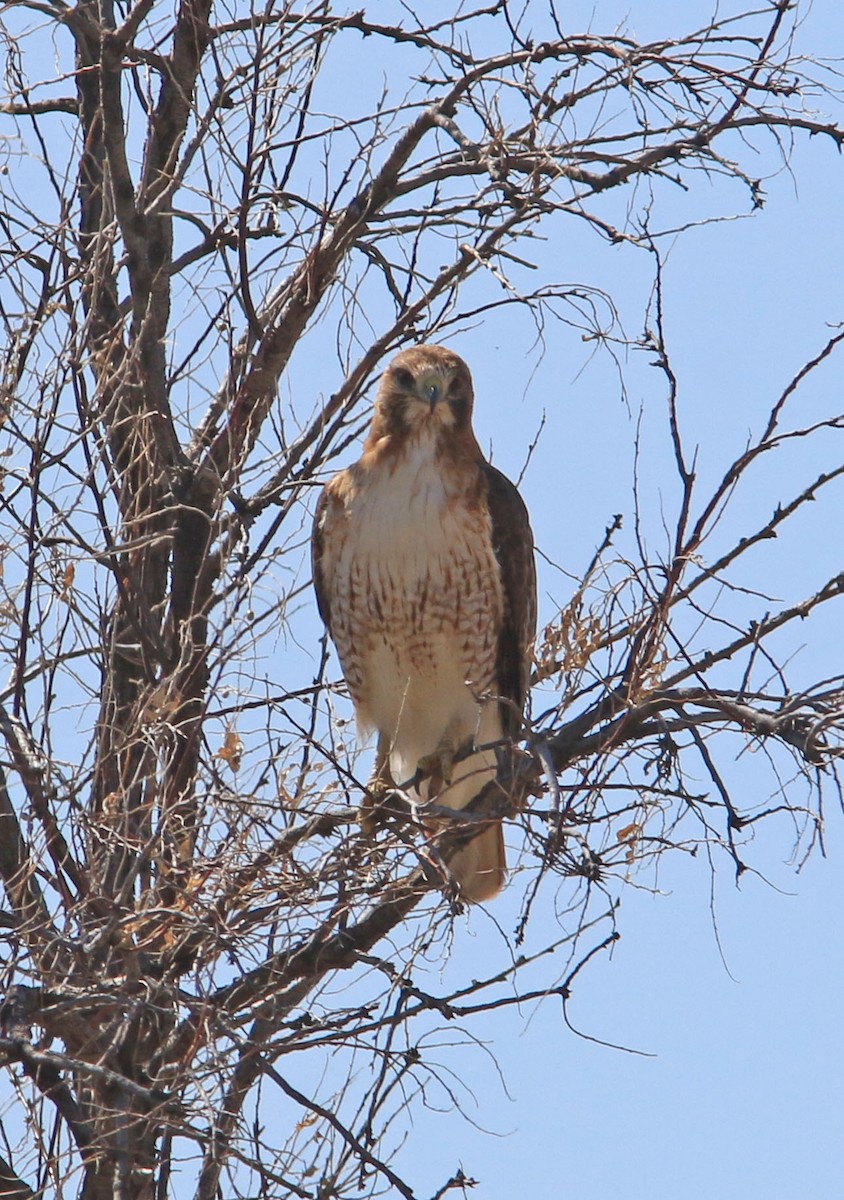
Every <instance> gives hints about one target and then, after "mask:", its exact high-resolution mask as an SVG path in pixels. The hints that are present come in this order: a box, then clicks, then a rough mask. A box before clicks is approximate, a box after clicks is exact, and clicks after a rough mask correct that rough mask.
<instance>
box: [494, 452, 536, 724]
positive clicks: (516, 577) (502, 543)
mask: <svg viewBox="0 0 844 1200" xmlns="http://www.w3.org/2000/svg"><path fill="white" fill-rule="evenodd" d="M482 470H483V474H484V476H485V478H486V487H487V506H488V508H489V515H490V519H491V522H492V548H493V551H494V552H495V557H496V558H497V559H498V565H499V570H500V571H501V585H502V589H503V591H504V618H503V621H502V626H501V633H500V636H499V639H498V661H497V669H496V674H497V678H498V690H499V694H500V695H501V696H503V697H504V698H505V700H509V701H511V703H512V707H511V704H502V705H501V728H502V731H503V733H504V734H505V736H506V737H515V736H517V735H518V733H519V714H520V713H521V712H522V710H523V709H524V705H525V699H526V698H527V691H528V684H529V682H530V668H531V651H532V648H533V642H534V638H535V636H536V565H535V563H534V557H533V534H532V532H531V528H530V521H529V519H528V514H527V509H526V508H525V505H524V501H523V500H522V498H521V496H520V495H519V493H518V492H517V491H516V488H515V487H514V485H513V484H512V483H511V482H510V480H509V479H508V478H507V477H506V475H502V474H501V472H500V471H499V470H497V469H496V468H495V467H493V466H492V465H491V464H490V463H484V464H483V466H482Z"/></svg>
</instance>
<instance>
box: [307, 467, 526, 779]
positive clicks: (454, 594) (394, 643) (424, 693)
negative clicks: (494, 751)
mask: <svg viewBox="0 0 844 1200" xmlns="http://www.w3.org/2000/svg"><path fill="white" fill-rule="evenodd" d="M353 480H354V483H353V486H352V487H351V488H350V489H349V492H348V494H347V497H346V501H345V505H344V513H343V516H342V518H341V519H340V521H339V522H338V525H340V526H342V529H341V528H337V530H336V534H335V535H334V536H335V537H336V540H335V541H334V546H333V553H332V558H333V560H334V561H333V563H332V569H331V597H330V602H331V612H332V634H333V637H334V641H335V644H336V646H337V650H338V653H339V655H340V660H341V663H342V666H343V672H344V674H345V676H346V679H347V681H348V684H349V688H350V690H351V693H352V698H353V700H354V702H355V707H356V710H357V714H358V718H359V720H360V722H361V724H362V725H364V726H365V727H370V728H373V727H374V728H376V729H377V730H378V731H379V732H380V733H382V734H385V735H386V736H387V737H389V739H390V741H391V744H392V745H393V746H394V749H395V756H396V759H397V762H396V763H395V764H394V767H395V768H398V769H399V772H400V773H401V771H402V770H403V769H407V768H412V769H415V764H416V762H417V761H418V759H419V758H421V757H422V756H423V755H425V754H430V753H432V752H433V751H434V750H435V749H436V747H437V745H438V744H439V740H440V738H441V737H442V735H443V732H444V731H445V730H446V729H447V728H448V729H452V730H455V731H457V732H459V734H460V736H461V737H462V738H466V737H472V736H474V737H476V739H477V740H479V741H480V740H490V739H491V740H495V738H496V737H498V736H500V732H499V731H498V724H499V723H498V719H497V716H494V715H493V714H496V713H497V705H496V704H494V703H492V704H487V705H482V704H480V703H479V697H481V696H482V695H484V694H495V693H496V692H497V688H496V678H495V675H496V661H497V652H498V637H499V633H500V629H501V622H502V613H503V597H502V586H501V577H500V571H499V566H498V562H497V560H496V557H495V554H494V552H493V548H492V539H491V526H490V518H489V513H488V511H487V508H486V505H485V503H483V502H482V500H481V499H479V498H478V497H479V495H482V493H479V491H478V487H477V482H478V481H477V478H476V477H472V476H471V475H469V474H467V472H466V471H465V470H464V471H463V472H461V474H459V475H458V474H456V472H455V473H454V475H452V474H449V472H448V471H446V470H441V469H440V460H439V459H438V458H437V457H436V456H435V455H434V453H433V449H432V448H428V447H424V446H423V447H420V448H417V449H416V450H412V449H411V450H409V451H408V452H407V453H406V454H405V455H404V456H403V457H402V458H400V459H399V461H398V462H396V461H395V460H391V461H390V462H389V463H377V464H374V465H372V466H369V467H368V468H367V469H365V470H363V469H362V470H360V471H358V472H357V473H356V474H355V475H354V476H353ZM482 714H485V715H484V716H483V720H482ZM481 723H483V725H484V726H485V728H484V729H481V728H480V725H481ZM479 734H480V735H481V736H479ZM412 769H410V773H411V774H412Z"/></svg>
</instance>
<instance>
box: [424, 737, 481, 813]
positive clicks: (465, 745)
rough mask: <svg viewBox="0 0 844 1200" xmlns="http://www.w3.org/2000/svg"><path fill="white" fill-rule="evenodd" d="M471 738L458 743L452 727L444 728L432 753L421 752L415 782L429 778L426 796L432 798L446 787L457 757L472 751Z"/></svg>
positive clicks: (452, 773)
mask: <svg viewBox="0 0 844 1200" xmlns="http://www.w3.org/2000/svg"><path fill="white" fill-rule="evenodd" d="M473 744H474V743H473V741H472V738H466V739H465V740H464V741H463V742H461V743H458V740H457V735H456V733H455V731H454V730H453V729H446V731H445V733H444V734H443V736H442V737H441V738H440V744H439V745H438V746H437V748H436V750H434V752H433V753H432V754H423V756H422V757H421V758H420V759H419V762H418V763H417V764H416V780H417V783H418V782H421V781H422V780H423V779H428V780H430V784H429V787H428V796H429V798H430V799H431V800H433V799H434V798H435V797H436V796H438V795H439V794H440V792H442V791H443V789H444V788H446V787H448V785H449V784H450V783H451V781H452V779H453V778H454V764H455V761H456V760H457V759H459V758H463V757H465V755H467V754H470V753H471V752H472V747H473Z"/></svg>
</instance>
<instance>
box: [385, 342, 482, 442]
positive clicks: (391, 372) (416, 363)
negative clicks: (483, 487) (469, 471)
mask: <svg viewBox="0 0 844 1200" xmlns="http://www.w3.org/2000/svg"><path fill="white" fill-rule="evenodd" d="M473 398H474V395H473V392H472V376H471V375H470V374H469V368H468V367H467V366H466V364H465V363H464V361H463V359H462V358H460V357H459V355H457V354H454V353H453V351H451V350H446V349H445V348H444V347H443V346H412V347H411V348H410V349H409V350H402V352H401V354H397V355H396V357H395V358H394V359H393V361H392V362H391V363H390V365H389V366H388V367H387V369H386V371H385V372H384V374H383V375H382V376H381V383H380V384H379V387H378V396H377V398H376V401H375V412H374V414H373V418H372V433H371V435H370V436H371V439H372V440H376V441H378V440H380V439H381V438H384V437H388V438H390V439H391V440H392V439H401V438H405V437H408V436H412V435H414V434H421V435H424V433H425V432H426V431H429V432H430V433H432V434H440V433H442V434H445V436H446V438H448V440H451V438H452V437H454V438H457V439H459V438H460V436H461V435H463V436H465V435H466V434H468V435H469V436H470V437H472V440H474V436H473V435H472V432H471V430H472V401H473Z"/></svg>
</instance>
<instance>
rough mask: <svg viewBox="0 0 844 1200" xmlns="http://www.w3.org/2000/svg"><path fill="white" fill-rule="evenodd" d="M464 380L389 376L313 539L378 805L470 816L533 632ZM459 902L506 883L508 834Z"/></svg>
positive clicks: (433, 367) (521, 541) (527, 531)
mask: <svg viewBox="0 0 844 1200" xmlns="http://www.w3.org/2000/svg"><path fill="white" fill-rule="evenodd" d="M473 399H474V395H473V389H472V377H471V375H470V373H469V369H468V367H467V366H466V364H465V363H464V362H463V360H462V359H461V358H459V357H458V355H456V354H454V353H452V352H451V351H450V350H446V349H445V348H443V347H442V346H430V345H419V346H414V347H412V348H411V349H409V350H404V351H402V353H400V354H399V355H397V357H396V358H395V359H393V361H392V362H391V363H390V365H389V366H388V367H387V369H386V370H385V371H384V373H383V375H382V377H381V381H380V385H379V388H378V394H377V398H376V402H375V410H374V413H373V417H372V424H371V426H370V429H369V434H368V436H367V438H366V442H365V443H364V447H363V455H362V457H361V458H360V460H359V461H358V462H356V463H355V464H354V465H353V466H351V467H348V468H347V469H346V470H345V471H341V472H340V473H339V474H338V475H335V476H334V478H333V479H331V481H330V482H329V483H328V484H327V486H326V487H325V489H324V490H323V492H322V495H321V497H320V500H319V504H318V507H317V512H316V517H315V522H314V531H313V540H312V553H313V573H314V585H315V588H316V594H317V603H318V606H319V611H320V614H321V616H322V618H323V620H324V622H325V624H326V627H327V628H328V632H329V633H330V635H331V638H332V640H333V641H334V644H335V646H336V648H337V653H338V655H339V658H340V664H341V666H342V669H343V674H344V676H345V678H346V682H347V683H348V686H349V691H350V693H351V697H352V700H353V702H354V706H355V712H356V715H357V718H358V724H359V726H360V728H361V730H362V731H370V730H373V729H374V730H376V731H377V735H378V742H377V751H376V760H375V770H374V773H373V776H372V779H371V780H370V784H369V789H370V792H372V793H373V794H375V795H376V796H377V795H379V794H385V793H386V792H387V791H389V790H390V789H391V788H393V787H395V786H399V787H401V788H403V789H405V790H406V791H407V792H409V794H410V795H412V796H414V798H416V799H418V800H419V801H427V800H435V801H436V803H437V804H439V805H446V806H448V807H449V808H453V809H462V808H465V807H466V805H467V804H469V802H470V801H471V800H472V799H474V797H475V796H477V795H478V793H479V792H480V791H481V789H482V788H483V787H484V785H485V784H486V783H488V782H489V781H490V780H491V779H494V778H495V776H496V770H497V759H496V744H497V743H501V742H502V740H503V739H507V738H513V737H516V736H518V733H519V728H520V724H521V715H522V710H523V708H524V704H525V698H526V695H527V688H528V680H529V674H530V661H531V648H532V645H533V640H534V634H535V626H536V574H535V566H534V555H533V536H532V533H531V528H530V522H529V520H528V514H527V510H526V509H525V506H524V503H523V502H522V499H521V497H520V496H519V493H518V492H517V491H516V488H515V487H514V486H513V484H512V483H511V482H510V481H509V480H508V479H507V478H506V477H505V476H504V475H502V474H501V472H500V471H498V470H496V468H495V467H493V466H492V465H491V464H490V463H488V462H487V461H486V459H485V458H484V456H483V453H482V452H481V448H480V446H479V445H478V442H477V440H476V438H475V434H474V432H473V430H472V403H473ZM450 866H451V870H452V872H453V874H454V876H455V878H456V879H457V881H458V883H459V884H460V889H461V894H462V895H463V896H464V897H465V898H466V899H468V900H470V901H472V902H479V901H483V900H487V899H489V898H490V897H492V896H494V895H495V894H496V892H498V891H499V890H500V888H501V887H503V885H504V881H505V876H506V862H505V857H504V837H503V832H502V828H501V822H500V820H493V821H491V822H490V823H488V824H486V825H485V826H484V828H483V831H482V832H481V833H480V834H479V835H478V836H476V837H474V838H472V840H471V841H469V842H468V843H467V844H466V845H465V847H462V848H461V849H460V850H459V851H458V852H457V854H456V855H455V856H454V858H453V859H452V860H451V863H450Z"/></svg>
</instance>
